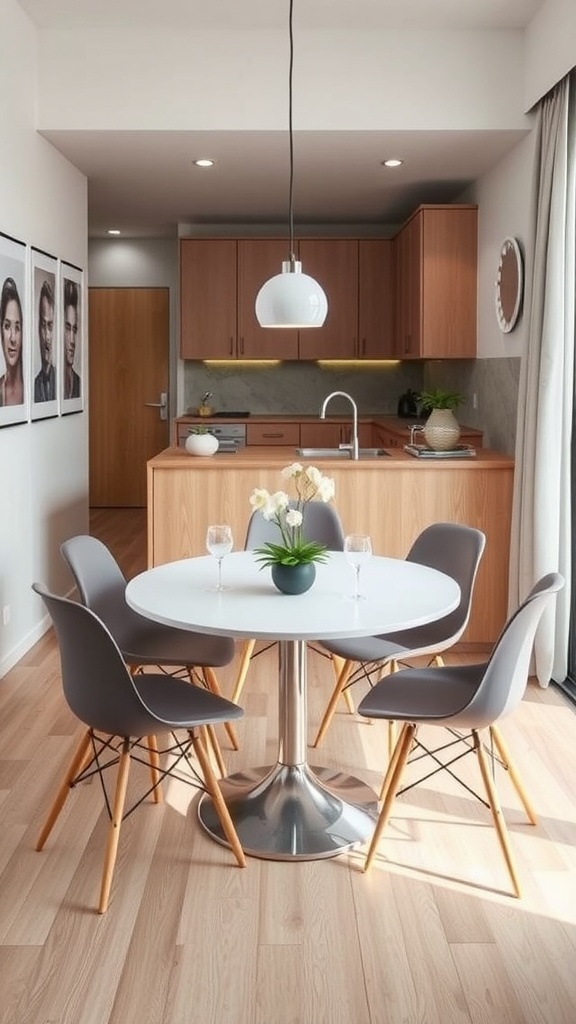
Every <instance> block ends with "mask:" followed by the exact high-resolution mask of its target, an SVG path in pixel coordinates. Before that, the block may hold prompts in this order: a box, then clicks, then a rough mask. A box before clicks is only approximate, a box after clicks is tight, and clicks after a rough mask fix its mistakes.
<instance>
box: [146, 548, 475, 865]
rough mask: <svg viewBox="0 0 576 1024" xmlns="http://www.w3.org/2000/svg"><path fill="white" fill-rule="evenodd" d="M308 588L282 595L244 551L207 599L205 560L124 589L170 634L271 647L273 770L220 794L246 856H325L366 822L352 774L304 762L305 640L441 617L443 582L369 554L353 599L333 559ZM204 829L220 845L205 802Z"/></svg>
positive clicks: (342, 562)
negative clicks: (275, 695)
mask: <svg viewBox="0 0 576 1024" xmlns="http://www.w3.org/2000/svg"><path fill="white" fill-rule="evenodd" d="M316 569H317V575H316V581H315V583H314V586H313V587H312V589H311V590H309V591H307V593H305V594H300V595H298V596H289V595H285V594H281V593H280V592H279V591H277V590H276V588H275V586H274V584H273V583H272V580H271V577H270V570H269V569H260V568H259V566H258V564H257V563H256V561H255V559H254V554H253V552H251V551H241V552H234V553H232V554H230V555H227V556H226V557H225V559H224V561H223V563H222V577H223V582H224V584H225V585H227V586H228V588H229V589H227V590H224V591H221V592H217V591H216V590H215V589H214V587H215V584H216V579H217V564H216V561H215V559H213V558H212V557H211V556H209V555H208V556H204V557H201V558H190V559H184V560H182V561H179V562H170V563H168V564H166V565H159V566H157V567H156V568H154V569H149V570H148V571H146V572H143V573H141V574H140V575H139V576H136V577H135V578H134V579H133V580H131V582H130V583H129V584H128V587H127V589H126V600H127V602H128V604H129V605H130V606H131V607H132V608H134V609H135V610H136V611H137V612H140V614H141V615H145V616H147V617H148V618H150V619H154V620H155V621H156V622H163V623H166V624H167V625H170V626H177V627H179V628H183V629H190V630H192V631H195V632H203V633H212V634H218V635H221V636H231V637H235V638H239V639H242V638H246V637H254V638H256V639H262V640H268V641H271V640H278V641H279V652H280V653H279V711H278V719H279V744H278V761H277V763H276V764H275V765H266V766H262V767H257V768H251V769H247V770H244V771H242V772H237V773H236V774H234V775H231V776H229V777H228V778H226V779H223V780H222V782H221V788H222V793H223V795H224V799H225V800H226V803H227V806H228V809H229V811H230V814H231V816H232V819H233V821H234V825H235V827H236V831H237V832H238V836H239V838H240V842H241V843H242V846H243V847H244V850H245V852H246V853H247V854H251V855H253V856H257V857H263V858H267V859H272V860H293V859H299V860H314V859H318V858H322V857H333V856H336V855H337V854H339V853H341V852H342V851H344V850H346V849H349V848H350V847H351V846H353V845H355V844H357V843H359V842H363V841H364V840H365V839H366V837H367V836H368V835H370V833H371V832H372V829H373V828H374V822H375V819H376V816H377V810H378V806H377V797H376V794H375V792H374V791H373V790H372V789H370V787H369V786H366V785H365V783H363V782H361V780H360V779H356V778H354V777H353V776H350V775H345V774H343V773H341V772H336V771H334V770H330V769H325V768H318V767H315V766H314V767H312V766H310V765H309V764H308V761H307V705H306V641H308V640H328V639H336V638H339V637H356V636H357V637H360V636H373V635H376V634H378V633H388V632H392V631H395V630H399V629H407V628H410V627H413V626H419V625H422V624H424V623H426V622H431V621H433V620H434V619H438V618H441V617H442V616H444V615H447V614H448V613H449V612H451V611H453V610H454V608H456V607H457V605H458V602H459V600H460V588H459V586H458V584H457V583H456V582H455V580H453V579H451V578H450V577H449V576H445V575H444V574H443V573H440V572H437V571H436V570H435V569H429V568H427V567H426V566H422V565H418V564H416V563H414V562H407V561H404V560H401V559H394V558H380V557H376V556H374V557H373V558H372V559H371V560H370V562H369V563H368V564H367V565H366V566H365V567H364V568H363V569H362V572H361V575H360V591H361V593H362V594H363V595H364V598H363V599H362V600H359V601H354V600H353V599H352V598H351V596H350V595H351V594H352V591H353V586H354V574H353V570H352V569H351V567H350V565H349V564H348V562H347V561H346V559H345V556H344V555H343V554H342V553H340V552H331V553H330V557H329V559H328V561H327V562H326V564H324V565H322V564H318V565H317V567H316ZM198 814H199V818H200V821H201V823H202V825H203V826H204V828H205V829H206V830H207V831H208V832H209V833H210V834H211V835H212V836H213V837H214V838H215V839H216V840H218V842H221V843H226V840H225V837H224V835H223V832H222V830H221V826H220V822H219V820H218V818H217V816H216V814H215V813H214V809H213V806H212V801H211V799H210V798H209V797H208V796H206V795H205V796H203V797H202V799H201V801H200V804H199V809H198Z"/></svg>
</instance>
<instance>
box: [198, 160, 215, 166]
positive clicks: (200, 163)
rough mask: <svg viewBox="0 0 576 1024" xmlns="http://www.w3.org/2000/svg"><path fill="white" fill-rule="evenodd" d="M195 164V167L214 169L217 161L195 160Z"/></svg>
mask: <svg viewBox="0 0 576 1024" xmlns="http://www.w3.org/2000/svg"><path fill="white" fill-rule="evenodd" d="M193 163H194V166H195V167H213V166H214V163H215V161H214V160H194V161H193Z"/></svg>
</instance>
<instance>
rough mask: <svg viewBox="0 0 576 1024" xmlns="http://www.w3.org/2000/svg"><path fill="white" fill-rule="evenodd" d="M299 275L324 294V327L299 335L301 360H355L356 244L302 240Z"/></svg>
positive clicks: (346, 241) (322, 239) (300, 244)
mask: <svg viewBox="0 0 576 1024" xmlns="http://www.w3.org/2000/svg"><path fill="white" fill-rule="evenodd" d="M299 251H300V257H299V258H300V260H301V262H302V272H303V273H304V274H309V275H310V276H311V277H314V278H316V280H317V281H318V283H319V284H320V285H322V288H323V289H324V291H325V292H326V297H327V299H328V315H327V317H326V320H325V322H324V326H323V327H314V328H313V329H310V330H305V331H300V359H356V358H357V352H358V241H357V239H353V238H344V239H342V238H301V239H300V242H299Z"/></svg>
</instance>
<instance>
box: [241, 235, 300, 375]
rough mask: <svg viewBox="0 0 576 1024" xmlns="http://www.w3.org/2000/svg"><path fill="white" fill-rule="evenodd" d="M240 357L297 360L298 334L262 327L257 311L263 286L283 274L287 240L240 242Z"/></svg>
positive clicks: (246, 240) (260, 239)
mask: <svg viewBox="0 0 576 1024" xmlns="http://www.w3.org/2000/svg"><path fill="white" fill-rule="evenodd" d="M237 244H238V345H237V349H238V353H237V354H238V357H239V358H240V359H298V331H296V330H294V331H290V330H285V329H284V328H281V329H278V328H272V329H266V328H263V327H260V324H259V323H258V321H257V319H256V313H255V312H254V309H255V303H256V296H257V295H258V292H259V291H260V288H261V287H262V285H263V284H264V283H265V282H266V281H268V280H269V278H271V277H274V275H275V274H280V273H281V272H282V263H283V261H284V260H287V259H288V257H289V248H290V247H289V244H288V241H287V240H286V239H284V240H282V239H278V238H242V239H239V241H238V243H237Z"/></svg>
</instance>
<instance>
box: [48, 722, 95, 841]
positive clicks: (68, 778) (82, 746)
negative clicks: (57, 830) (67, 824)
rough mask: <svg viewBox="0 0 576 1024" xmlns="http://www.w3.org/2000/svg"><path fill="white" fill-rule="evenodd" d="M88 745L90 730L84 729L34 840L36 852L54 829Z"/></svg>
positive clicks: (84, 757) (83, 760) (84, 758)
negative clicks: (38, 833)
mask: <svg viewBox="0 0 576 1024" xmlns="http://www.w3.org/2000/svg"><path fill="white" fill-rule="evenodd" d="M90 743H91V739H90V730H89V729H86V731H85V732H84V733H83V734H82V738H81V739H80V742H79V743H78V746H77V747H76V750H75V751H74V755H73V757H72V760H71V762H70V764H69V766H68V770H67V772H66V775H65V776H64V779H63V780H62V783H61V785H60V787H59V789H58V792H57V793H56V796H55V797H54V800H53V802H52V806H51V808H50V810H49V811H48V816H47V818H46V821H45V822H44V824H43V826H42V828H41V830H40V835H39V836H38V839H37V840H36V849H37V850H41V849H42V847H43V846H44V843H45V842H46V840H47V839H48V836H49V835H50V833H51V831H52V829H53V827H54V824H55V822H56V820H57V818H58V815H59V814H60V811H61V810H62V808H63V806H64V804H65V803H66V798H67V796H68V794H69V792H70V786H71V783H72V782H73V780H74V779H75V778H76V776H77V775H78V774H79V772H80V771H81V769H82V768H83V767H84V765H85V763H86V761H87V760H88V751H89V749H90Z"/></svg>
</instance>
